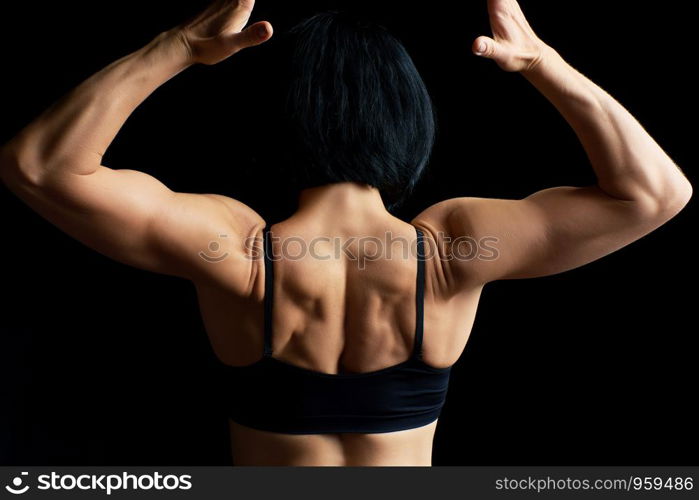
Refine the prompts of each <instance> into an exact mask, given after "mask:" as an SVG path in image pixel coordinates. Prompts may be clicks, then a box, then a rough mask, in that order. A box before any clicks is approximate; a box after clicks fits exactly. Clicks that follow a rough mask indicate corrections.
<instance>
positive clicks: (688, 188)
mask: <svg viewBox="0 0 699 500" xmlns="http://www.w3.org/2000/svg"><path fill="white" fill-rule="evenodd" d="M693 194H694V190H693V187H692V184H691V182H689V180H688V179H687V178H686V177H685V176H684V175H682V174H680V175H678V177H677V178H676V179H673V181H672V182H671V183H670V184H669V187H668V188H667V189H665V190H664V192H663V193H662V194H657V193H656V194H654V195H653V196H650V195H649V196H647V197H646V198H645V201H644V202H642V203H641V205H642V209H641V213H642V214H643V216H644V218H646V219H652V220H654V221H657V222H658V223H659V224H664V223H665V222H667V221H668V220H670V219H672V218H673V217H675V216H676V215H677V214H679V213H680V212H681V211H682V210H683V209H684V208H685V207H686V206H687V204H688V203H689V201H690V200H691V199H692V195H693Z"/></svg>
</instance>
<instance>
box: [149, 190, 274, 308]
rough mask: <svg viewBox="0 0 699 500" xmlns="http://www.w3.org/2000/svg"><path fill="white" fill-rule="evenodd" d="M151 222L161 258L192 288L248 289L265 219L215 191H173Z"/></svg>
mask: <svg viewBox="0 0 699 500" xmlns="http://www.w3.org/2000/svg"><path fill="white" fill-rule="evenodd" d="M171 207H172V209H171V210H166V211H164V212H163V214H162V215H161V216H160V217H159V218H158V222H157V223H156V224H155V225H154V226H155V227H154V228H153V229H154V231H155V232H156V233H157V234H158V240H159V243H160V247H161V248H162V249H163V255H164V256H174V258H175V259H176V261H177V262H176V265H177V266H179V267H180V268H183V269H184V270H183V272H182V273H180V274H182V275H185V277H187V278H189V279H190V280H191V281H193V282H195V284H196V285H198V286H214V287H223V288H225V289H228V290H230V291H231V292H232V293H234V294H235V295H238V296H249V295H251V294H252V293H253V288H254V284H255V276H256V274H258V273H257V271H258V266H257V260H259V259H258V257H259V255H258V254H259V249H260V245H259V243H258V242H259V241H260V240H261V236H262V230H263V228H264V227H265V220H264V219H263V218H262V217H261V216H260V215H259V214H258V213H257V212H255V210H253V209H252V208H250V207H249V206H247V205H245V204H244V203H241V202H239V201H237V200H234V199H232V198H230V197H227V196H223V195H219V194H190V193H176V194H175V196H174V200H173V203H172V204H171Z"/></svg>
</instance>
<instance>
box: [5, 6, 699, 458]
mask: <svg viewBox="0 0 699 500" xmlns="http://www.w3.org/2000/svg"><path fill="white" fill-rule="evenodd" d="M205 5H206V2H205V1H204V2H202V1H197V2H182V4H180V3H176V2H166V1H163V0H157V1H149V2H135V1H120V2H111V1H104V2H91V3H89V4H88V3H80V2H60V3H59V2H14V3H12V4H11V5H8V4H3V6H2V8H1V9H2V11H1V12H2V14H1V15H2V20H3V22H2V24H3V29H2V30H0V44H1V46H2V49H3V50H2V53H3V77H2V80H1V83H0V85H2V93H1V94H0V99H1V105H2V117H3V119H2V120H0V141H2V142H4V141H6V140H8V139H9V138H10V137H12V135H14V134H15V133H16V132H17V131H18V130H19V129H21V127H22V126H24V125H25V124H26V123H28V122H29V121H31V120H32V119H33V118H34V117H35V116H36V115H38V114H39V113H40V112H41V111H43V109H45V108H46V107H47V106H49V105H50V104H51V103H52V102H54V101H55V100H56V99H58V98H59V97H60V96H62V95H63V94H65V93H66V92H67V91H68V90H70V89H71V88H72V87H74V86H75V85H77V84H78V83H79V82H81V81H82V80H84V79H85V78H87V77H88V76H89V75H90V74H92V73H94V72H96V71H98V70H99V69H101V68H102V67H104V66H105V65H107V64H109V63H110V62H112V61H113V60H115V59H117V58H119V57H121V56H123V55H126V54H127V53H129V52H131V51H133V50H135V49H137V48H139V47H140V46H142V45H143V44H145V43H147V42H148V41H149V40H150V39H151V38H152V37H153V36H155V35H156V34H157V33H159V32H160V31H163V30H165V29H168V28H169V27H171V26H173V25H175V24H177V23H179V22H181V21H182V20H184V19H186V18H187V17H189V16H191V15H192V14H194V13H196V12H197V11H198V10H199V9H201V8H203V7H204V6H205ZM348 5H351V6H352V7H353V8H355V9H359V10H360V11H362V12H364V13H365V14H366V16H367V17H370V18H373V19H375V20H377V21H379V22H381V23H383V24H384V25H385V26H387V27H388V28H389V29H390V30H391V31H392V32H393V33H394V34H396V35H397V36H398V37H399V38H400V39H401V40H402V41H403V42H404V44H405V45H406V47H407V49H408V51H409V52H410V54H411V55H412V56H413V58H414V60H415V63H416V65H417V67H418V69H419V70H420V71H421V73H422V75H423V77H424V79H425V81H426V84H427V86H428V88H429V90H430V92H431V95H432V97H433V99H434V103H435V106H436V108H437V113H438V118H439V137H438V141H437V144H436V147H435V151H434V155H433V159H432V162H431V165H430V170H429V173H428V174H427V176H426V177H425V179H424V181H423V182H422V184H421V186H420V187H419V189H418V190H417V192H416V193H415V196H414V197H413V198H412V199H411V201H410V202H409V203H408V204H407V205H406V206H404V207H403V208H402V209H401V210H400V215H401V216H404V217H405V218H411V217H413V216H414V215H416V214H417V213H418V212H419V211H421V210H422V209H424V208H425V207H427V206H429V205H430V204H432V203H435V202H437V201H440V200H443V199H446V198H450V197H454V196H486V197H503V198H505V197H523V196H526V195H528V194H530V193H532V192H534V191H537V190H539V189H542V188H547V187H551V186H555V185H583V184H589V183H592V182H594V177H593V175H592V171H591V169H590V168H589V165H588V162H587V159H586V156H585V153H584V151H583V150H582V148H581V146H580V145H579V143H578V142H577V139H576V137H575V135H574V133H573V132H572V130H571V129H570V128H569V127H568V126H567V124H566V123H565V121H564V120H563V119H562V118H561V117H560V116H559V115H558V114H557V112H556V111H555V109H554V108H553V107H552V106H550V105H549V104H548V102H546V101H545V99H544V98H543V97H541V96H540V95H539V94H538V93H537V91H536V90H535V89H534V88H533V87H531V86H530V85H529V84H528V83H527V82H526V80H524V79H523V78H522V77H521V76H520V75H517V74H508V73H504V72H502V71H500V70H499V69H498V68H497V66H496V65H495V64H494V63H492V62H491V61H484V60H481V59H478V58H476V57H474V56H472V55H470V45H471V42H472V41H473V39H474V38H475V37H476V36H478V35H480V34H489V31H488V21H487V14H486V1H485V0H482V1H481V0H478V1H476V0H469V1H468V2H447V1H434V2H428V3H424V2H422V3H418V4H416V5H415V6H409V2H395V1H391V2H389V1H381V2H377V1H373V2H361V1H356V0H355V1H351V2H344V3H343V2H337V1H316V2H310V1H293V2H292V1H269V0H258V5H257V7H256V11H255V14H254V15H253V18H252V21H257V20H261V19H266V20H269V21H270V22H271V23H272V24H273V25H274V26H275V28H276V30H277V32H281V31H283V30H284V29H286V28H288V27H290V26H292V25H293V24H295V23H296V22H297V21H298V20H300V19H302V18H303V17H305V16H307V15H310V14H312V13H314V12H316V11H318V10H325V9H330V8H337V7H343V6H348ZM522 5H523V8H524V10H525V13H526V14H527V15H528V17H529V19H530V22H531V24H532V25H533V27H534V28H535V30H537V32H538V33H539V34H540V36H541V37H542V38H543V39H544V40H545V41H546V42H548V43H549V44H551V45H553V46H554V47H555V48H556V49H557V50H558V51H559V52H560V53H561V54H562V55H563V56H564V57H566V58H567V59H568V60H569V61H570V62H571V64H573V65H574V66H575V67H576V68H577V69H579V70H580V71H581V72H583V73H584V74H586V75H587V76H588V77H590V78H591V79H592V80H594V81H595V82H597V83H598V84H600V85H601V86H602V87H603V88H605V89H606V90H608V91H609V92H610V93H611V94H612V95H614V96H615V97H616V98H617V99H618V100H619V101H620V102H621V103H622V104H624V105H625V106H626V107H627V108H628V109H629V110H630V111H631V112H632V113H633V114H634V115H635V116H636V117H637V118H638V119H639V121H640V122H641V123H642V124H643V125H644V126H645V127H646V129H647V130H648V131H649V132H650V133H651V135H653V136H654V137H655V138H656V140H657V141H658V142H659V143H660V144H661V145H662V146H663V147H665V148H666V150H667V151H668V152H669V154H670V156H671V157H672V158H673V159H674V160H675V161H676V162H677V163H678V164H679V165H680V166H681V167H682V168H683V169H684V170H685V172H686V173H687V174H688V176H689V177H690V179H691V178H692V177H693V175H694V171H693V170H694V169H693V167H694V164H695V163H696V138H695V137H694V134H695V133H696V121H695V116H696V108H695V98H694V95H695V85H696V82H695V81H694V79H693V78H691V77H690V69H691V68H692V67H693V66H695V56H696V54H695V40H694V31H695V29H694V26H693V24H694V19H693V18H692V17H691V16H688V15H687V14H686V13H683V9H684V8H685V6H684V4H682V3H679V2H652V3H642V4H640V3H638V2H633V1H631V0H623V1H617V2H609V1H606V0H586V1H578V0H575V1H573V0H571V1H567V2H555V1H543V0H542V1H533V0H524V1H523V2H522ZM273 54H274V47H273V42H270V43H269V44H268V46H265V47H259V48H256V49H251V50H248V51H246V52H242V53H240V54H238V55H236V56H234V58H232V59H230V60H228V61H226V62H225V63H223V64H221V65H219V66H215V67H205V66H197V67H193V68H191V69H189V70H187V71H186V72H184V73H182V74H180V75H178V76H177V77H176V78H175V79H173V80H171V81H170V82H168V83H167V84H165V85H164V86H163V87H161V88H160V89H159V90H157V91H156V92H155V94H154V95H152V96H151V97H150V98H149V99H148V100H147V101H146V102H145V103H144V104H143V105H142V106H140V107H139V108H138V109H137V110H136V112H135V113H134V114H133V115H132V117H131V118H130V119H129V121H128V122H127V123H126V125H125V126H124V128H123V129H122V131H121V132H120V134H119V135H118V137H117V138H116V140H115V141H114V143H113V144H112V146H111V147H110V149H109V150H108V152H107V154H106V155H105V161H104V163H105V164H106V165H108V166H112V167H114V168H133V169H140V170H143V171H147V172H149V173H152V174H153V175H155V176H157V177H158V178H159V179H161V180H162V181H163V182H165V183H166V184H167V185H168V186H170V187H171V188H172V189H175V190H178V191H190V192H218V193H223V194H227V195H230V196H233V197H235V198H237V199H240V200H242V201H244V202H246V203H248V204H250V206H252V207H253V208H254V209H256V210H258V211H259V212H260V213H261V214H263V216H265V217H270V218H279V217H282V216H283V215H285V214H286V213H288V210H289V206H288V197H287V198H285V197H283V196H282V193H283V188H284V186H283V185H277V184H274V181H273V180H270V179H269V176H266V177H265V176H264V175H262V174H261V171H262V168H261V166H260V164H258V156H259V155H258V153H259V152H260V151H262V150H264V149H267V148H269V149H273V148H274V144H275V137H274V134H273V133H271V132H270V130H273V127H271V126H270V123H269V121H268V120H266V117H267V114H266V111H264V110H265V105H264V103H265V102H273V96H272V98H269V97H270V96H271V92H273V89H274V82H273V79H274V76H273V75H274V68H275V66H274V58H273V57H272V55H273ZM265 182H266V184H264V188H265V189H264V190H263V183H265ZM1 192H2V195H1V196H0V203H1V205H0V213H1V214H2V222H3V228H2V236H1V238H2V245H0V248H1V251H2V256H1V257H0V262H2V291H3V298H2V302H1V304H2V314H1V315H0V370H1V372H0V388H1V389H2V394H0V396H2V399H1V400H0V408H1V411H0V415H1V416H0V419H2V420H0V424H1V427H0V462H1V463H2V464H5V465H11V464H27V465H30V464H36V465H39V464H42V465H47V464H51V465H63V464H73V465H85V464H94V465H100V464H123V465H128V464H132V465H155V464H160V465H186V464H192V465H195V464H196V465H205V464H226V463H230V458H229V455H228V446H229V445H228V440H227V427H226V420H225V416H224V414H223V412H222V409H221V400H220V398H217V397H216V391H220V390H221V389H222V388H221V387H219V386H218V385H217V381H216V379H215V378H214V377H213V366H214V356H213V353H212V351H211V348H210V346H209V343H208V340H207V338H206V336H205V333H204V331H203V326H202V324H201V320H200V317H199V312H198V309H197V305H196V301H195V294H194V288H193V287H192V286H191V285H190V284H189V283H187V282H185V281H183V280H179V279H175V278H170V277H164V276H158V275H154V274H149V273H147V272H143V271H139V270H136V269H132V268H129V267H126V266H124V265H121V264H118V263H115V262H112V261H110V260H108V259H107V258H105V257H103V256H101V255H100V254H97V253H95V252H93V251H91V250H89V249H88V248H85V247H83V246H82V245H81V244H79V243H77V242H76V241H74V240H72V239H71V238H69V237H67V236H65V235H64V234H62V233H61V232H59V231H58V230H57V229H55V228H54V227H52V226H51V225H50V224H48V223H47V222H45V221H44V220H43V219H41V218H40V217H39V216H37V215H36V214H34V213H33V212H32V211H31V210H29V209H28V208H27V207H26V206H24V205H23V204H22V203H20V202H19V201H18V200H17V199H16V198H15V197H14V196H13V195H12V194H11V193H10V192H9V191H8V190H7V189H6V188H2V191H1ZM695 211H696V208H695V203H694V202H692V203H690V205H689V207H688V208H687V209H686V210H685V211H684V212H683V213H681V214H680V215H679V216H678V217H677V218H676V219H674V220H672V221H671V222H670V223H668V224H667V225H666V226H664V227H662V228H660V229H659V230H658V231H656V232H654V233H652V234H651V235H649V236H647V237H645V238H643V239H642V240H641V241H639V242H637V243H635V244H633V245H631V246H630V247H627V248H625V249H623V250H621V251H619V252H617V253H615V254H613V255H611V256H609V257H606V258H604V259H602V260H601V261H598V262H596V263H593V264H590V265H588V266H585V267H583V268H581V269H577V270H574V271H570V272H567V273H564V274H562V275H558V276H553V277H549V278H543V279H537V280H526V281H508V282H499V283H494V284H491V285H489V286H488V287H486V290H485V292H484V294H483V298H482V301H481V306H480V310H479V313H478V317H477V319H476V324H475V327H474V330H473V334H472V337H471V340H470V341H469V344H468V346H467V348H466V351H465V353H464V354H463V356H462V357H461V360H460V361H459V363H458V364H457V365H456V367H455V368H454V371H453V375H452V382H451V387H450V393H449V398H448V401H447V405H446V407H445V409H444V412H443V416H442V418H441V423H440V426H439V428H438V431H437V436H436V439H435V448H434V463H435V465H485V464H489V465H516V464H520V465H525V464H526V465H543V464H568V465H583V464H598V465H613V464H628V465H640V464H658V465H659V464H664V465H673V464H675V465H676V464H690V463H694V464H696V463H697V458H696V450H697V445H698V444H699V440H698V439H697V427H696V422H697V420H698V416H699V415H697V410H696V408H695V407H694V408H693V407H692V405H693V403H695V402H696V394H697V392H696V383H695V380H696V378H697V377H696V375H697V373H696V372H697V370H696V359H697V354H698V349H697V347H698V345H697V338H696V337H697V329H696V324H695V318H694V314H695V308H696V295H695V289H694V284H695V280H696V277H697V276H696V269H697V267H696V261H695V259H694V257H695V252H694V245H693V244H692V241H693V236H694V231H695V227H696V212H695Z"/></svg>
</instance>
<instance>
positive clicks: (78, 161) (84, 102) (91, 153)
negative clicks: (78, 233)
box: [3, 32, 189, 182]
mask: <svg viewBox="0 0 699 500" xmlns="http://www.w3.org/2000/svg"><path fill="white" fill-rule="evenodd" d="M188 65H189V62H188V58H187V53H186V50H185V49H184V47H183V46H182V45H181V44H180V43H179V42H178V40H177V38H176V35H175V34H173V33H171V32H164V33H162V34H160V35H158V36H157V37H156V38H154V39H153V40H152V41H151V42H150V43H148V44H147V45H146V46H144V47H142V48H141V49H139V50H137V51H135V52H132V53H131V54H128V55H126V56H124V57H122V58H121V59H119V60H117V61H115V62H113V63H111V64H110V65H109V66H107V67H105V68H104V69H102V70H101V71H99V72H97V73H95V74H94V75H92V76H91V77H90V78H88V79H87V80H85V81H84V82H82V83H81V84H80V85H79V86H77V87H76V88H75V89H73V90H72V91H71V92H69V93H68V94H67V95H66V96H64V97H63V98H62V99H60V100H59V101H58V102H56V103H54V104H53V105H52V106H51V107H50V108H48V109H47V110H46V111H45V112H44V113H43V114H41V115H40V116H39V117H38V118H37V119H36V120H34V121H33V122H32V123H30V124H29V125H28V126H27V127H25V128H24V129H23V130H22V131H21V132H20V133H19V134H18V135H17V136H16V137H15V138H13V139H12V140H11V141H10V142H9V143H8V144H7V145H6V146H5V148H4V149H5V150H6V151H5V155H6V157H7V156H9V155H10V154H12V155H13V156H14V157H15V158H16V160H17V161H15V162H14V165H13V167H12V168H16V169H20V170H21V172H16V173H19V174H21V176H22V177H23V178H25V179H29V180H31V181H37V182H38V181H40V180H42V179H45V178H48V177H51V175H52V174H54V173H75V174H90V173H92V172H94V171H95V170H96V169H97V168H98V167H99V165H100V161H101V158H102V155H103V154H104V152H105V151H106V149H107V147H108V146H109V144H110V143H111V142H112V140H113V139H114V137H115V136H116V134H117V133H118V131H119V129H120V128H121V127H122V125H123V124H124V122H125V121H126V120H127V118H128V117H129V116H130V115H131V113H132V112H133V111H134V110H135V109H136V108H137V107H138V106H139V105H140V104H141V103H142V102H143V101H144V100H145V99H146V98H147V97H148V96H149V95H150V94H151V93H152V92H153V91H154V90H155V89H157V88H158V87H159V86H160V85H162V84H163V83H165V82H166V81H168V80H169V79H170V78H172V77H173V76H175V75H176V74H178V73H179V72H181V71H182V70H184V69H185V68H186V67H187V66H188ZM7 150H9V151H10V152H11V153H8V152H7ZM7 168H11V167H8V166H7V163H5V164H4V165H3V170H5V169H7ZM3 174H7V172H3ZM8 175H9V174H8ZM3 178H6V175H3Z"/></svg>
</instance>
